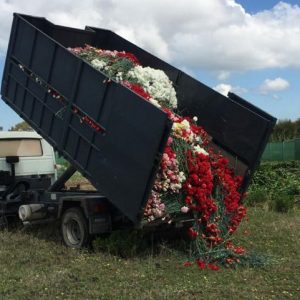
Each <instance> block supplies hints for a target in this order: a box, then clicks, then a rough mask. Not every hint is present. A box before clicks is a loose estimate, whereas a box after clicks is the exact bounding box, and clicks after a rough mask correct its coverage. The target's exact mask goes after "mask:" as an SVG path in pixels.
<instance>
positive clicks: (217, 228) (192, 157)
mask: <svg viewBox="0 0 300 300" xmlns="http://www.w3.org/2000/svg"><path fill="white" fill-rule="evenodd" d="M69 50H70V51H71V52H73V53H74V54H76V55H78V56H79V57H81V58H82V59H83V60H85V61H86V62H88V63H89V64H91V65H92V66H93V67H94V68H95V69H97V70H99V71H101V72H103V73H104V74H105V75H106V76H107V77H108V78H109V80H110V79H112V80H114V81H116V82H118V83H120V84H122V85H123V86H125V87H127V88H129V89H131V90H132V91H133V92H135V93H137V94H139V95H140V96H141V97H143V98H144V99H145V100H146V101H149V102H151V103H152V104H154V105H156V106H157V107H159V108H160V109H162V110H163V111H164V112H165V113H167V115H168V117H169V118H170V120H172V122H173V127H172V131H171V134H170V137H169V139H168V142H167V145H166V148H165V150H164V154H163V156H162V160H161V162H160V166H159V170H158V172H157V175H156V179H155V183H154V186H153V189H152V191H151V193H150V197H149V200H148V203H147V205H146V208H145V213H144V216H145V219H146V220H147V221H148V222H152V221H154V220H157V219H161V220H166V221H167V222H172V221H173V220H174V219H176V216H178V215H181V216H182V215H184V214H186V215H188V216H189V217H191V218H192V219H193V220H194V223H193V226H191V227H189V228H188V230H187V233H188V235H189V237H190V239H191V242H192V245H193V247H192V248H193V251H192V252H193V253H192V255H191V261H193V263H195V264H196V265H198V266H199V268H200V269H203V268H206V267H208V268H210V269H213V270H217V269H218V268H219V266H218V265H220V264H225V265H231V264H234V263H240V262H241V261H242V260H243V259H244V258H245V257H246V256H245V250H244V248H242V247H237V246H235V245H234V244H233V243H232V240H231V235H232V234H233V233H234V232H235V231H236V229H237V228H238V226H239V224H240V222H241V221H242V219H243V218H244V217H245V216H246V208H245V207H244V206H243V205H242V203H241V199H242V195H241V194H240V192H239V188H240V186H241V183H242V178H241V177H239V176H235V174H234V172H233V170H232V169H231V168H230V167H229V162H228V160H227V159H226V158H225V157H223V156H222V155H221V154H219V153H216V152H215V151H213V150H212V149H211V148H210V146H209V144H210V138H209V136H208V134H207V133H206V132H205V130H204V129H203V128H201V127H200V126H198V125H197V121H198V120H197V118H196V117H192V116H191V117H190V118H189V117H182V116H180V115H178V114H176V112H175V110H176V107H177V98H176V92H175V89H174V87H173V84H172V82H171V81H170V80H169V78H168V77H167V75H166V74H165V73H164V72H163V71H161V70H156V69H153V68H150V67H143V66H141V65H140V63H139V61H138V59H137V58H136V57H135V56H134V55H133V54H131V53H126V52H124V51H123V52H120V51H110V50H103V49H97V48H94V47H92V46H89V45H86V46H85V47H83V48H79V47H78V48H70V49H69ZM191 264H192V262H186V263H185V265H186V266H189V265H191Z"/></svg>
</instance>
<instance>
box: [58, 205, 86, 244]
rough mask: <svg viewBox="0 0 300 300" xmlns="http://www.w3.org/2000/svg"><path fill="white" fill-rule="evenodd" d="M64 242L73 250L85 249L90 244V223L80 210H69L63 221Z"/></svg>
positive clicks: (65, 213) (75, 208)
mask: <svg viewBox="0 0 300 300" xmlns="http://www.w3.org/2000/svg"><path fill="white" fill-rule="evenodd" d="M61 233H62V238H63V242H64V244H65V245H66V246H68V247H71V248H76V249H79V248H83V247H85V246H87V245H88V244H89V241H90V235H89V231H88V223H87V220H86V218H85V217H84V215H83V213H82V210H81V209H80V208H77V207H74V208H69V209H67V210H66V211H65V212H64V214H63V216H62V219H61Z"/></svg>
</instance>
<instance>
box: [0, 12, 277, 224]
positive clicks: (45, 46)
mask: <svg viewBox="0 0 300 300" xmlns="http://www.w3.org/2000/svg"><path fill="white" fill-rule="evenodd" d="M85 44H90V45H92V46H95V47H99V48H103V49H109V50H119V51H123V50H124V51H127V52H131V53H133V54H135V55H136V56H137V58H138V59H139V61H140V62H141V64H142V65H143V66H150V67H152V68H158V69H161V70H163V71H164V72H165V73H166V74H167V75H168V76H169V78H170V79H171V80H172V81H173V82H174V86H175V88H176V92H177V97H178V101H179V103H178V104H179V111H180V113H181V114H183V115H189V116H197V117H198V120H199V121H198V123H199V125H201V126H203V127H204V128H205V130H206V131H207V132H208V133H209V134H210V135H211V137H212V145H213V146H214V147H216V148H218V149H219V150H221V151H222V152H224V153H225V154H226V155H227V156H228V157H230V159H231V162H232V164H233V166H234V167H235V169H236V171H237V172H238V173H239V174H241V175H243V176H244V186H243V188H244V190H245V189H246V187H247V184H248V182H249V179H250V177H251V174H252V173H253V171H254V170H255V168H256V166H257V165H258V163H259V160H260V157H261V155H262V152H263V150H264V148H265V145H266V143H267V140H268V138H269V135H270V134H271V131H272V128H273V126H274V124H275V122H276V120H275V119H274V118H273V117H271V116H270V115H268V114H267V113H265V112H263V111H261V110H260V109H258V108H256V107H254V106H253V105H251V104H250V103H248V102H246V101H245V100H243V99H241V98H240V97H238V96H236V95H234V94H231V93H230V94H229V95H228V97H224V96H222V95H221V94H219V93H217V92H216V91H214V90H213V89H211V88H209V87H207V86H205V85H203V84H202V83H200V82H199V81H197V80H195V79H193V78H191V77H190V76H188V75H187V74H185V73H183V72H181V71H180V70H178V69H176V68H174V67H172V66H171V65H169V64H167V63H165V62H164V61H162V60H160V59H158V58H157V57H155V56H153V55H151V54H150V53H148V52H146V51H144V50H143V49H141V48H139V47H137V46H136V45H134V44H132V43H130V42H128V41H127V40H125V39H123V38H122V37H120V36H118V35H117V34H115V33H113V32H111V31H109V30H104V29H98V28H94V27H86V29H85V30H80V29H75V28H69V27H63V26H58V25H54V24H53V23H51V22H49V21H48V20H46V19H45V18H39V17H32V16H26V15H21V14H14V20H13V25H12V30H11V36H10V41H9V47H8V52H7V57H6V64H5V69H4V73H3V81H2V86H1V95H2V98H3V100H4V101H5V102H6V103H7V104H8V105H9V106H10V107H11V108H12V109H13V110H15V111H16V112H17V113H18V114H19V115H20V116H21V117H22V118H23V119H24V120H26V121H27V122H28V123H29V124H30V125H31V126H32V127H33V128H34V129H35V130H36V131H37V132H38V133H40V134H41V135H42V136H43V137H44V138H45V139H46V140H47V141H48V142H49V143H50V144H51V145H52V146H53V147H54V148H55V149H56V150H57V151H58V152H59V153H60V154H61V155H63V156H64V157H65V158H66V159H67V160H68V161H69V162H70V163H71V164H72V165H74V166H75V167H76V168H77V169H78V170H79V171H80V172H81V173H82V174H83V175H84V176H86V177H87V178H88V179H89V180H90V181H91V182H92V184H93V185H94V186H95V187H96V188H97V189H99V191H100V192H102V193H103V194H104V195H105V196H106V197H107V198H108V199H109V200H110V201H111V202H112V203H113V204H114V205H115V206H116V207H117V208H118V209H119V210H120V211H121V212H122V213H123V214H124V215H126V216H127V217H128V218H129V219H130V220H132V221H133V222H134V223H138V222H139V221H140V219H141V216H142V213H143V209H144V206H145V203H146V201H147V198H148V195H149V192H150V190H151V188H152V185H153V181H154V177H155V173H156V171H157V168H158V165H159V161H160V158H161V155H162V153H163V150H164V147H165V144H166V141H167V138H168V136H169V133H170V129H171V126H172V124H171V122H170V121H169V120H168V118H167V115H166V114H165V113H164V112H162V111H161V110H160V109H158V108H156V107H155V106H153V105H152V104H150V103H148V102H147V101H144V100H143V99H141V97H140V96H139V95H137V94H135V93H134V92H132V91H131V90H129V89H127V88H126V87H124V86H122V85H120V84H118V83H116V82H113V81H112V82H108V81H107V78H106V76H105V75H104V74H102V73H101V72H99V71H96V70H95V69H93V68H92V67H91V66H90V65H89V64H87V63H85V62H84V61H82V60H81V59H80V58H78V57H76V56H75V55H73V54H72V53H71V52H70V51H69V50H68V49H67V48H68V47H78V46H84V45H85ZM37 78H38V79H37ZM49 91H51V92H50V93H49Z"/></svg>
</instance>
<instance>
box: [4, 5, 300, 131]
mask: <svg viewBox="0 0 300 300" xmlns="http://www.w3.org/2000/svg"><path fill="white" fill-rule="evenodd" d="M137 3H138V0H126V1H124V2H123V1H122V2H121V1H120V2H118V3H116V2H115V1H112V0H86V2H85V3H82V1H79V0H73V1H65V2H63V4H62V2H61V1H60V0H52V1H51V2H48V1H42V0H27V1H21V0H10V1H6V2H1V3H0V18H1V23H0V77H1V76H2V70H3V63H4V57H5V51H6V45H7V42H8V33H9V31H10V25H11V16H12V12H13V11H18V12H22V13H27V14H32V15H37V16H45V17H47V18H48V19H49V20H51V21H52V22H54V23H56V24H62V25H66V26H71V27H78V28H83V27H84V26H85V25H87V24H88V25H92V26H95V27H102V28H108V29H111V30H113V31H115V32H117V33H118V34H120V35H122V36H124V37H125V38H127V39H129V40H131V41H133V42H134V43H136V44H137V45H139V46H141V47H143V48H145V49H147V50H148V51H150V52H152V53H154V54H156V55H157V56H159V57H161V58H163V59H165V60H166V61H168V62H170V63H171V64H173V65H176V66H178V67H180V68H181V69H183V70H184V71H186V72H189V73H190V74H191V75H192V76H194V77H196V78H197V79H198V80H200V81H201V82H203V83H205V84H206V85H208V86H210V87H212V88H215V89H216V90H218V91H220V92H223V93H226V92H227V91H228V90H231V91H233V92H235V93H236V94H239V95H240V96H241V97H243V98H244V99H246V100H247V101H249V102H251V103H253V104H254V105H256V106H258V107H260V108H261V109H263V110H265V111H266V112H268V113H270V114H272V115H273V116H275V117H276V118H278V119H293V120H294V119H297V118H300V82H299V78H300V54H299V53H300V0H297V1H296V0H286V1H284V3H279V1H276V0H261V1H253V0H236V1H234V0H201V1H198V2H195V1H194V0H178V1H176V2H174V1H172V0H164V1H163V2H162V1H160V0H151V1H150V0H145V1H144V2H143V3H144V5H143V6H139V5H137ZM236 3H238V4H240V5H242V7H243V9H244V10H241V9H240V7H237V5H236ZM108 4H109V5H108ZM186 4H187V5H186ZM297 6H298V7H297ZM104 7H105V9H104ZM186 7H189V9H187V8H186ZM191 7H192V8H193V10H191V9H190V8H191ZM133 8H135V10H136V9H137V10H139V11H138V12H135V11H134V10H133ZM212 11H213V13H212ZM74 16H76V18H74ZM116 20H117V22H116ZM20 121H21V119H20V118H19V117H18V116H17V115H16V114H15V113H14V112H13V111H12V110H11V109H10V108H8V107H7V106H6V105H5V104H4V102H3V101H0V126H3V127H4V129H8V128H10V127H11V126H12V125H14V124H16V123H18V122H20Z"/></svg>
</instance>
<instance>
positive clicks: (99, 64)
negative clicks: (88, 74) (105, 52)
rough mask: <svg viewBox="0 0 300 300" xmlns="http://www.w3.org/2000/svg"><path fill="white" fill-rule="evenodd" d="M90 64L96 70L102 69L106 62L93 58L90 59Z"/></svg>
mask: <svg viewBox="0 0 300 300" xmlns="http://www.w3.org/2000/svg"><path fill="white" fill-rule="evenodd" d="M91 65H92V66H93V67H94V68H95V69H97V70H103V69H104V67H105V66H106V62H105V61H103V60H99V59H97V58H95V59H93V60H92V61H91Z"/></svg>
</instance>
